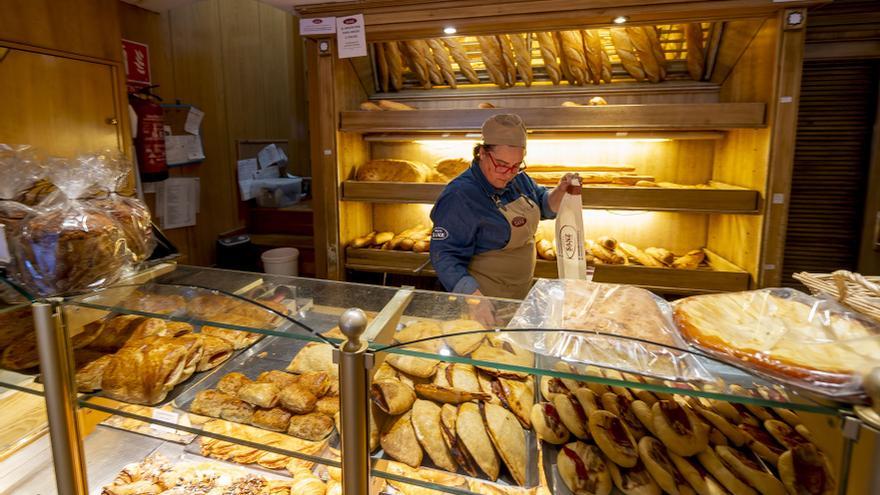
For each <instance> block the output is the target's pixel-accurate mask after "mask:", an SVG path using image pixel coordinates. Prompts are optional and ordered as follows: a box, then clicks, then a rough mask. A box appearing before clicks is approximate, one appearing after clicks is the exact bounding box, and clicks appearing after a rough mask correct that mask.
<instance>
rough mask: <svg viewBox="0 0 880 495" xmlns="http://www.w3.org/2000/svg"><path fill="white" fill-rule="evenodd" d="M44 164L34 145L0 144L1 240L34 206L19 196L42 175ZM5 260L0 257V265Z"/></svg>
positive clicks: (5, 239)
mask: <svg viewBox="0 0 880 495" xmlns="http://www.w3.org/2000/svg"><path fill="white" fill-rule="evenodd" d="M43 175H44V174H43V168H42V166H40V162H39V161H38V160H37V159H36V154H35V153H34V151H33V149H32V148H31V147H30V146H27V145H14V146H11V145H7V144H0V177H3V180H2V181H0V226H2V227H0V228H2V232H0V235H3V236H4V237H3V238H2V239H0V243H4V244H5V243H7V239H8V237H9V236H10V235H11V234H12V233H13V232H15V230H16V229H17V228H18V225H19V224H20V223H21V221H22V220H24V218H25V217H27V216H28V215H29V214H30V213H31V212H32V211H33V210H32V209H31V208H30V207H29V206H28V205H27V204H25V203H22V202H21V201H20V200H19V199H20V198H21V197H22V196H23V195H24V194H25V192H26V191H27V190H28V189H29V188H31V187H32V186H33V185H34V184H35V183H36V182H37V181H38V180H40V178H41V177H42V176H43ZM7 263H8V261H7V260H6V259H4V258H0V266H3V265H6V264H7Z"/></svg>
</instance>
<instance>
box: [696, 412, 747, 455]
mask: <svg viewBox="0 0 880 495" xmlns="http://www.w3.org/2000/svg"><path fill="white" fill-rule="evenodd" d="M694 410H696V411H697V413H698V414H699V415H700V416H702V417H703V419H705V420H706V421H708V422H709V423H711V424H712V426H714V427H715V428H718V430H719V431H721V433H722V434H724V436H725V437H727V438H728V439H730V442H731V443H732V444H733V445H735V446H737V447H741V446H742V445H743V444H745V443H746V441H747V440H748V437H747V436H746V434H745V433H743V432H742V430H740V429H739V428H737V427H736V426H734V425H733V424H731V423H730V421H727V419H725V418H723V417H722V416H721V415H719V414H716V413H715V412H713V411H710V410H709V409H705V408H703V407H697V406H695V407H694Z"/></svg>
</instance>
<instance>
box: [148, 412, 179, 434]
mask: <svg viewBox="0 0 880 495" xmlns="http://www.w3.org/2000/svg"><path fill="white" fill-rule="evenodd" d="M153 419H158V420H159V421H165V422H166V423H174V424H177V421H178V420H179V419H180V415H179V414H177V413H176V412H172V411H166V410H164V409H153ZM150 428H152V429H153V430H156V431H158V432H162V433H174V432H175V431H177V430H175V429H174V428H169V427H167V426H163V425H157V424H151V425H150Z"/></svg>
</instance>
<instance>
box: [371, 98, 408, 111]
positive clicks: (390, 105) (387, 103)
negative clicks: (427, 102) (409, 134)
mask: <svg viewBox="0 0 880 495" xmlns="http://www.w3.org/2000/svg"><path fill="white" fill-rule="evenodd" d="M376 104H377V105H379V108H380V109H382V110H394V111H399V110H415V108H413V107H411V106H409V105H407V104H406V103H398V102H396V101H391V100H379V101H377V102H376Z"/></svg>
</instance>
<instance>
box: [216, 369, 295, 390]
mask: <svg viewBox="0 0 880 495" xmlns="http://www.w3.org/2000/svg"><path fill="white" fill-rule="evenodd" d="M256 381H258V382H260V383H274V384H275V385H277V386H278V389H279V390H280V389H283V388H284V387H286V386H288V385H292V384H294V383H299V376H298V375H293V374H290V373H287V372H284V371H281V370H269V371H264V372H262V373H260V374H259V375H258V376H257V380H256ZM218 388H219V387H218Z"/></svg>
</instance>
